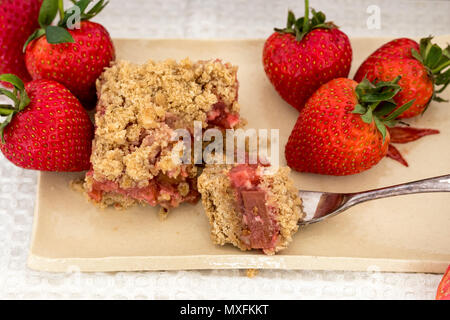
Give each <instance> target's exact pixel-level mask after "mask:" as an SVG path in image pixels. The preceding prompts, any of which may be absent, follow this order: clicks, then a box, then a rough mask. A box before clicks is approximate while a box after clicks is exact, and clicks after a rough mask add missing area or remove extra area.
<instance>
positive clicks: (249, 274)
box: [246, 269, 259, 278]
mask: <svg viewBox="0 0 450 320" xmlns="http://www.w3.org/2000/svg"><path fill="white" fill-rule="evenodd" d="M258 273H259V270H258V269H247V270H246V274H247V277H249V278H254V277H256V276H257V275H258Z"/></svg>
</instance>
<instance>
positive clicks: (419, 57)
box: [411, 48, 423, 63]
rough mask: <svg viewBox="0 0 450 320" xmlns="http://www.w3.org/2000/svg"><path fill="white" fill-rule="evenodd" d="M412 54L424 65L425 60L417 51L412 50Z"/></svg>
mask: <svg viewBox="0 0 450 320" xmlns="http://www.w3.org/2000/svg"><path fill="white" fill-rule="evenodd" d="M411 54H412V56H413V57H414V58H416V59H417V60H419V61H420V62H421V63H423V59H422V56H421V55H420V53H418V52H417V50H416V49H414V48H412V49H411Z"/></svg>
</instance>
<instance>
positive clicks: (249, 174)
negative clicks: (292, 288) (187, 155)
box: [198, 164, 303, 254]
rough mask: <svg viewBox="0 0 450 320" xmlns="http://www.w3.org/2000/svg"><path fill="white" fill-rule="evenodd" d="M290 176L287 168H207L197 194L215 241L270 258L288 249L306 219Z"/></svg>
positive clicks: (199, 183)
mask: <svg viewBox="0 0 450 320" xmlns="http://www.w3.org/2000/svg"><path fill="white" fill-rule="evenodd" d="M289 172H290V169H289V168H288V167H282V168H279V169H275V168H274V167H271V166H263V165H250V164H237V165H208V166H207V167H206V168H205V169H204V170H203V172H202V174H201V175H200V177H199V178H198V190H199V192H200V193H201V196H202V202H203V207H204V208H205V211H206V215H207V216H208V219H209V223H210V226H211V238H212V240H213V242H214V243H215V244H220V245H224V244H227V243H231V244H232V245H234V246H236V247H238V248H240V249H241V250H251V249H261V250H262V251H263V252H264V253H266V254H274V253H275V252H278V251H280V250H282V249H284V248H286V247H287V245H288V244H289V242H291V241H292V236H293V235H294V233H295V232H296V231H297V229H298V222H299V221H300V220H301V219H302V218H303V212H302V206H301V199H300V198H299V197H298V191H297V189H296V188H295V187H294V185H293V182H292V181H291V179H290V178H289Z"/></svg>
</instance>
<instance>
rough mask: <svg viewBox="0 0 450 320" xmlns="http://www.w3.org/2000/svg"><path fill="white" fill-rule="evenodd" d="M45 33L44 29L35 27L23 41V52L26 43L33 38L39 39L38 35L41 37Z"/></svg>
mask: <svg viewBox="0 0 450 320" xmlns="http://www.w3.org/2000/svg"><path fill="white" fill-rule="evenodd" d="M44 34H45V29H43V28H41V29H37V30H36V31H34V32H33V33H32V34H31V36H29V37H28V39H27V41H26V42H25V44H24V45H23V49H22V51H23V52H25V50H26V49H27V46H28V44H29V43H30V42H31V41H33V40H35V39H39V38H40V37H42V36H43V35H44Z"/></svg>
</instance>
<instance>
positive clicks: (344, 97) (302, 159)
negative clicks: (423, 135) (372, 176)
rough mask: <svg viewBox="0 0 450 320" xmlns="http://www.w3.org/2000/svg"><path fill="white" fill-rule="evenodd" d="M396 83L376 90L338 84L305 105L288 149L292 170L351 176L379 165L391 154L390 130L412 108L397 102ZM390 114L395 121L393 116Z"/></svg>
mask: <svg viewBox="0 0 450 320" xmlns="http://www.w3.org/2000/svg"><path fill="white" fill-rule="evenodd" d="M397 82H398V78H397V79H395V80H394V81H393V82H385V83H381V82H379V83H377V85H373V84H371V83H370V82H369V81H367V80H365V81H363V82H362V83H360V84H358V83H357V82H355V81H353V80H351V79H346V78H337V79H334V80H331V81H330V82H328V83H326V84H324V85H323V86H321V87H320V88H319V89H318V90H317V91H316V92H315V93H314V94H313V95H312V96H311V97H310V98H309V99H308V101H307V102H306V103H305V106H304V108H303V109H302V110H301V111H300V115H299V117H298V120H297V123H296V124H295V127H294V129H293V130H292V133H291V135H290V137H289V140H288V143H287V145H286V148H285V156H286V160H287V163H288V165H289V166H290V167H291V168H293V169H295V170H297V171H304V172H313V173H319V174H328V175H338V176H341V175H349V174H355V173H358V172H361V171H364V170H367V169H369V168H371V167H372V166H374V165H375V164H377V163H378V162H379V161H380V160H381V159H382V158H383V157H384V156H386V153H387V151H388V146H389V142H390V135H389V131H387V129H386V126H387V125H388V126H392V125H393V124H394V122H393V119H394V118H395V117H396V116H398V114H399V112H402V111H403V110H405V109H406V108H408V107H409V106H410V105H411V103H412V102H409V103H407V104H405V105H404V106H402V107H401V108H398V109H397V110H396V111H395V112H392V111H393V110H394V109H395V108H397V106H396V105H395V104H394V103H392V102H391V99H392V97H394V96H395V95H396V94H397V93H398V92H399V91H400V86H399V85H398V84H397ZM388 114H389V116H387V115H388Z"/></svg>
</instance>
